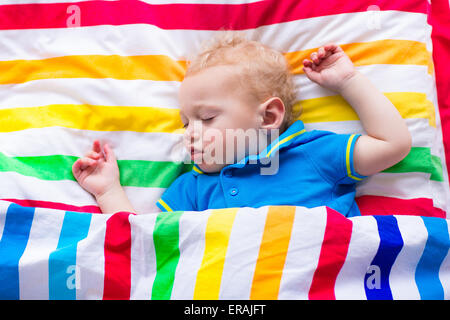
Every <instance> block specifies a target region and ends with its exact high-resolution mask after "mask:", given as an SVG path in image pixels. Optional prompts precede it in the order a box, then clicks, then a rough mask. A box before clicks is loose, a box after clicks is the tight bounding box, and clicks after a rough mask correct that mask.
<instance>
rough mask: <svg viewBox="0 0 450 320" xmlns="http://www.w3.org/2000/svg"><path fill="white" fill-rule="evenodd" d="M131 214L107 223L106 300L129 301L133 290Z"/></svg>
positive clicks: (113, 217)
mask: <svg viewBox="0 0 450 320" xmlns="http://www.w3.org/2000/svg"><path fill="white" fill-rule="evenodd" d="M130 214H131V213H129V212H117V213H115V214H113V215H112V216H111V217H110V218H109V219H108V221H106V235H105V282H104V288H103V299H104V300H129V299H130V289H131V226H130V223H129V221H128V216H129V215H130Z"/></svg>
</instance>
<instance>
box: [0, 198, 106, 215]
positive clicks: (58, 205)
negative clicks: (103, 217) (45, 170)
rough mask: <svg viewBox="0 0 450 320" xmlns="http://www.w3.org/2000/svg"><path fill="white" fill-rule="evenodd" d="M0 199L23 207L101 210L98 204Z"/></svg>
mask: <svg viewBox="0 0 450 320" xmlns="http://www.w3.org/2000/svg"><path fill="white" fill-rule="evenodd" d="M0 200H3V201H8V202H14V203H17V204H18V205H21V206H23V207H37V208H48V209H58V210H64V211H75V212H87V213H102V211H101V210H100V208H99V207H98V206H73V205H70V204H65V203H59V202H51V201H41V200H28V199H0Z"/></svg>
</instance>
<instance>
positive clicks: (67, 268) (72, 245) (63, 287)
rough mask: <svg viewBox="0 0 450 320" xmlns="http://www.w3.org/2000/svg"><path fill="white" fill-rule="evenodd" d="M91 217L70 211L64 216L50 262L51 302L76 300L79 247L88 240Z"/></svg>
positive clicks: (90, 215) (87, 214)
mask: <svg viewBox="0 0 450 320" xmlns="http://www.w3.org/2000/svg"><path fill="white" fill-rule="evenodd" d="M91 217H92V214H89V213H80V212H70V211H67V212H66V213H65V215H64V220H63V225H62V228H61V233H60V236H59V241H58V246H57V247H56V250H55V251H53V252H52V253H51V254H50V257H49V261H48V271H49V299H50V300H75V299H76V283H75V267H76V264H77V245H78V242H79V241H81V240H83V239H84V238H86V236H87V234H88V231H89V226H90V224H91Z"/></svg>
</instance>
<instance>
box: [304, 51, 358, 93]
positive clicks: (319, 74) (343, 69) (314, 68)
mask: <svg viewBox="0 0 450 320" xmlns="http://www.w3.org/2000/svg"><path fill="white" fill-rule="evenodd" d="M310 57H311V60H312V61H310V60H308V59H304V60H303V65H304V67H303V70H304V71H305V74H306V76H307V77H308V78H309V79H310V80H311V81H313V82H315V83H317V84H319V85H321V86H323V87H325V88H327V89H330V90H332V91H334V92H337V93H340V92H341V90H342V88H344V87H345V84H346V82H347V81H348V80H349V79H351V78H352V77H353V76H354V75H355V74H356V73H357V72H356V68H355V66H354V65H353V62H352V61H351V60H350V58H349V57H348V56H347V54H346V53H345V52H344V50H342V48H341V47H340V46H338V45H336V44H334V43H331V44H327V45H325V46H323V47H320V48H319V50H317V51H314V52H313V53H311V56H310Z"/></svg>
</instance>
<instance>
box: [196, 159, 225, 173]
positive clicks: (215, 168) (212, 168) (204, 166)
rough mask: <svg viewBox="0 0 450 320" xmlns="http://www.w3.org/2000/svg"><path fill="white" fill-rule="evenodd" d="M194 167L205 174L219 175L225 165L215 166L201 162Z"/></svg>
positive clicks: (214, 164)
mask: <svg viewBox="0 0 450 320" xmlns="http://www.w3.org/2000/svg"><path fill="white" fill-rule="evenodd" d="M196 165H197V166H198V167H199V168H200V170H202V171H203V172H206V173H219V172H220V171H221V170H222V169H223V168H224V167H226V166H227V164H217V163H207V162H204V161H203V162H201V163H196Z"/></svg>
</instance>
